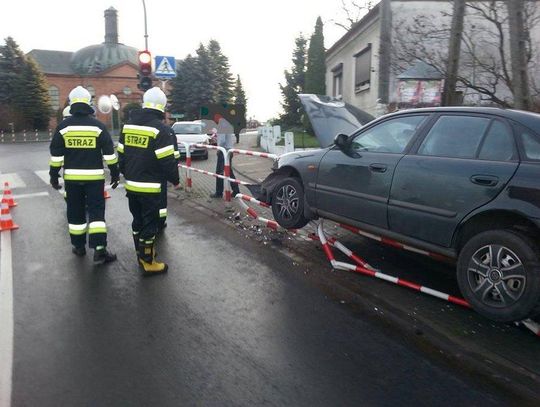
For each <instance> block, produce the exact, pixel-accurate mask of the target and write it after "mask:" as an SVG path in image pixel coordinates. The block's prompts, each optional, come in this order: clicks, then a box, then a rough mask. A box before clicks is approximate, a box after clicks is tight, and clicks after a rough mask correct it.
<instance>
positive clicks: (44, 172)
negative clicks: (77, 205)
mask: <svg viewBox="0 0 540 407" xmlns="http://www.w3.org/2000/svg"><path fill="white" fill-rule="evenodd" d="M34 174H36V175H37V176H38V177H39V178H41V180H42V181H43V182H44V183H45V184H47V185H50V183H51V177H50V175H49V171H48V170H39V171H34ZM56 191H57V192H58V193H59V194H60V195H62V196H64V191H63V190H62V189H58V190H56Z"/></svg>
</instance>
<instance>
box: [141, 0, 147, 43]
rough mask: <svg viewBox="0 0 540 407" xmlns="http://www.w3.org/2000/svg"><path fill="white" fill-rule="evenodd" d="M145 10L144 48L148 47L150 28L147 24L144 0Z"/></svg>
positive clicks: (144, 6)
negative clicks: (148, 28)
mask: <svg viewBox="0 0 540 407" xmlns="http://www.w3.org/2000/svg"><path fill="white" fill-rule="evenodd" d="M142 5H143V10H144V49H146V50H147V49H148V30H147V25H146V4H145V2H144V0H142Z"/></svg>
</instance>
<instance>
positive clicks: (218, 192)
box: [216, 150, 240, 198]
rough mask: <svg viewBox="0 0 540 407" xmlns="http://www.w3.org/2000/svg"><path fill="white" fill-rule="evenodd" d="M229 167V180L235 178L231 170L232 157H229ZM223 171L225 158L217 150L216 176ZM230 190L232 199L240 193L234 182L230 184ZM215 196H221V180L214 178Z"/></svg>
mask: <svg viewBox="0 0 540 407" xmlns="http://www.w3.org/2000/svg"><path fill="white" fill-rule="evenodd" d="M229 165H230V167H231V178H235V179H236V176H235V175H234V172H233V169H232V156H231V162H230V163H229ZM224 171H225V158H224V157H223V153H222V152H221V151H219V150H218V152H217V164H216V174H219V175H223V172H224ZM230 184H231V190H232V196H233V198H234V197H235V196H236V194H239V193H240V188H239V187H238V184H237V183H235V182H231V183H230ZM216 195H219V196H221V195H223V178H216Z"/></svg>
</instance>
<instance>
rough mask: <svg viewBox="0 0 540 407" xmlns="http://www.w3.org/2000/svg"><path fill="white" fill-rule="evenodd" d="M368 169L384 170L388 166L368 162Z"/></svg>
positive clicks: (374, 170)
mask: <svg viewBox="0 0 540 407" xmlns="http://www.w3.org/2000/svg"><path fill="white" fill-rule="evenodd" d="M369 169H370V170H371V171H373V172H386V170H387V169H388V166H387V165H386V164H378V163H373V164H369Z"/></svg>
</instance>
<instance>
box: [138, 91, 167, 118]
mask: <svg viewBox="0 0 540 407" xmlns="http://www.w3.org/2000/svg"><path fill="white" fill-rule="evenodd" d="M165 106H167V96H165V93H164V92H163V91H162V90H161V89H160V88H158V87H157V86H154V87H153V88H152V89H148V90H147V91H146V92H144V96H143V109H156V110H159V111H160V112H165Z"/></svg>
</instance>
